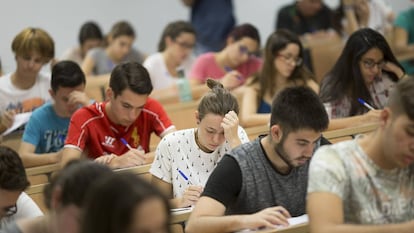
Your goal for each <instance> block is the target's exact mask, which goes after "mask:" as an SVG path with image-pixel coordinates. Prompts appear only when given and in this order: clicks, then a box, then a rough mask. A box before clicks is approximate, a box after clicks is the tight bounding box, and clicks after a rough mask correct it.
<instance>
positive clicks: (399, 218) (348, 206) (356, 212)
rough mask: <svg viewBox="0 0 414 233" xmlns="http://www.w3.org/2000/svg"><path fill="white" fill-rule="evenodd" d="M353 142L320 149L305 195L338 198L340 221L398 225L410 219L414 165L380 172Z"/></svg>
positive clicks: (413, 212)
mask: <svg viewBox="0 0 414 233" xmlns="http://www.w3.org/2000/svg"><path fill="white" fill-rule="evenodd" d="M360 138H361V136H360V137H357V138H356V139H354V140H350V141H345V142H340V143H337V144H333V145H330V146H323V147H321V148H320V149H319V150H318V151H316V153H315V155H314V157H313V158H312V161H311V165H310V169H309V183H308V193H312V192H329V193H332V194H335V195H337V196H338V197H340V198H341V199H342V203H343V208H344V222H345V223H351V224H388V223H401V222H405V221H408V220H413V219H414V164H413V165H410V166H409V167H407V168H404V169H401V168H396V169H392V170H384V169H381V168H380V167H379V166H378V165H376V164H375V163H374V161H372V160H371V158H369V157H368V156H367V155H366V154H365V152H364V151H363V150H362V148H361V147H360V146H359V144H358V140H359V139H360Z"/></svg>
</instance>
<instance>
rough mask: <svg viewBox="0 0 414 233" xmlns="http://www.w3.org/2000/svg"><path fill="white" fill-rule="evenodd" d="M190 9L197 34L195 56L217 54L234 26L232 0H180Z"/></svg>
mask: <svg viewBox="0 0 414 233" xmlns="http://www.w3.org/2000/svg"><path fill="white" fill-rule="evenodd" d="M182 2H183V3H184V4H185V5H186V6H188V7H190V8H191V24H192V25H193V26H194V28H195V30H196V32H197V43H196V48H195V51H194V52H195V54H196V55H197V56H199V55H201V54H204V53H207V52H218V51H220V50H222V49H223V47H224V46H225V44H226V37H227V35H228V34H229V33H230V31H231V30H232V29H233V27H234V25H235V24H236V19H235V17H234V4H233V0H182Z"/></svg>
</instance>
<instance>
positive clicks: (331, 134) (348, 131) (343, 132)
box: [323, 124, 378, 142]
mask: <svg viewBox="0 0 414 233" xmlns="http://www.w3.org/2000/svg"><path fill="white" fill-rule="evenodd" d="M377 128H378V124H366V125H361V126H355V127H349V128H343V129H337V130H330V131H325V132H323V136H324V137H325V138H326V139H328V140H329V141H331V142H337V141H341V140H344V139H351V138H353V137H354V136H355V135H357V134H365V133H369V132H372V131H374V130H376V129H377Z"/></svg>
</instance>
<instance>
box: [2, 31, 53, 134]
mask: <svg viewBox="0 0 414 233" xmlns="http://www.w3.org/2000/svg"><path fill="white" fill-rule="evenodd" d="M11 47H12V50H13V53H14V54H15V59H16V70H15V71H14V72H13V73H8V74H6V75H4V76H3V77H0V100H1V101H0V134H1V133H3V132H4V131H6V130H7V129H8V128H10V127H11V126H12V125H13V122H14V116H15V114H17V113H23V112H31V111H32V110H34V109H35V108H37V107H40V106H41V105H43V104H44V103H45V102H47V101H49V100H50V99H51V97H50V95H49V92H48V90H49V88H50V76H48V75H46V74H43V73H41V72H40V69H41V68H42V67H43V65H45V64H46V63H48V62H49V61H50V60H51V59H52V58H53V57H54V55H55V48H54V42H53V40H52V38H51V37H50V36H49V34H48V33H47V32H46V31H44V30H42V29H40V28H25V29H24V30H23V31H21V32H20V33H19V34H17V35H16V37H15V38H14V39H13V42H12V45H11Z"/></svg>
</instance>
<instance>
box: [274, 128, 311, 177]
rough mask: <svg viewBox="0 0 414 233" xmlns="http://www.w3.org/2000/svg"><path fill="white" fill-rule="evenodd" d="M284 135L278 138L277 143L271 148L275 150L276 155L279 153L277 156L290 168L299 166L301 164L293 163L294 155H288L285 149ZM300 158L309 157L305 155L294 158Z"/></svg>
mask: <svg viewBox="0 0 414 233" xmlns="http://www.w3.org/2000/svg"><path fill="white" fill-rule="evenodd" d="M285 139H286V138H285V136H282V139H281V140H280V142H279V143H277V144H276V145H275V146H274V147H273V149H274V151H275V152H276V154H277V155H279V157H280V158H281V159H282V160H283V162H285V163H286V164H287V165H288V166H289V168H290V169H293V168H295V167H299V166H301V165H300V164H298V163H294V160H293V159H292V158H293V157H294V156H292V155H289V154H288V153H287V152H286V150H285V147H284V145H285ZM301 159H309V158H307V157H306V156H300V157H298V158H296V159H295V160H301Z"/></svg>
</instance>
